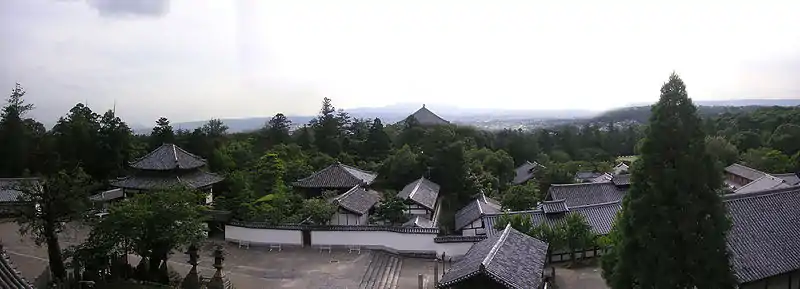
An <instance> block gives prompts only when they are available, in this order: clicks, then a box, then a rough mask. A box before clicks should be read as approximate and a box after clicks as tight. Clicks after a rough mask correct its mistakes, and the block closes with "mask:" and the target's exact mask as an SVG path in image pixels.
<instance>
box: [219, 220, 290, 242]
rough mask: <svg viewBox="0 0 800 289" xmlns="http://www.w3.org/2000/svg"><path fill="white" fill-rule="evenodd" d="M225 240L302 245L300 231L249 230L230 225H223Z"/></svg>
mask: <svg viewBox="0 0 800 289" xmlns="http://www.w3.org/2000/svg"><path fill="white" fill-rule="evenodd" d="M225 240H228V241H248V242H250V243H252V244H287V245H302V244H303V236H302V233H301V231H300V230H277V229H251V228H245V227H237V226H231V225H225Z"/></svg>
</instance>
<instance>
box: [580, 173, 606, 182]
mask: <svg viewBox="0 0 800 289" xmlns="http://www.w3.org/2000/svg"><path fill="white" fill-rule="evenodd" d="M602 175H603V173H598V172H577V173H575V179H576V180H581V181H586V182H588V181H591V180H592V179H594V178H596V177H599V176H602Z"/></svg>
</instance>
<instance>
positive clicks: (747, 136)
mask: <svg viewBox="0 0 800 289" xmlns="http://www.w3.org/2000/svg"><path fill="white" fill-rule="evenodd" d="M733 144H734V145H736V147H737V148H739V150H741V151H748V150H751V149H756V148H759V147H761V136H759V135H758V134H757V133H755V132H753V131H749V130H748V131H742V132H738V133H736V134H735V135H734V136H733Z"/></svg>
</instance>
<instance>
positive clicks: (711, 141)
mask: <svg viewBox="0 0 800 289" xmlns="http://www.w3.org/2000/svg"><path fill="white" fill-rule="evenodd" d="M706 153H708V154H709V155H711V157H712V158H714V160H715V161H717V162H719V164H720V165H721V167H726V166H729V165H731V164H733V163H735V162H736V159H738V158H739V151H738V150H737V149H736V146H734V145H733V144H732V143H730V142H729V141H728V140H726V139H725V138H723V137H721V136H708V137H706ZM720 169H721V168H720Z"/></svg>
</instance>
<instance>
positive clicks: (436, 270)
mask: <svg viewBox="0 0 800 289" xmlns="http://www.w3.org/2000/svg"><path fill="white" fill-rule="evenodd" d="M433 284H434V285H436V284H439V262H438V261H437V262H436V266H433Z"/></svg>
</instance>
